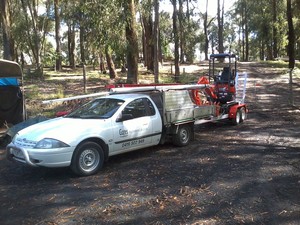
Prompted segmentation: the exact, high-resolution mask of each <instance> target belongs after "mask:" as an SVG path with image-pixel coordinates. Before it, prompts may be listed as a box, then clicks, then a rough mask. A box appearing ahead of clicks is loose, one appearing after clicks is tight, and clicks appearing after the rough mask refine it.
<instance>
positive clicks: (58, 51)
mask: <svg viewBox="0 0 300 225" xmlns="http://www.w3.org/2000/svg"><path fill="white" fill-rule="evenodd" d="M54 14H55V41H56V63H55V67H56V70H57V71H61V69H62V56H61V36H60V26H61V22H60V21H61V17H60V14H61V13H60V6H59V0H54Z"/></svg>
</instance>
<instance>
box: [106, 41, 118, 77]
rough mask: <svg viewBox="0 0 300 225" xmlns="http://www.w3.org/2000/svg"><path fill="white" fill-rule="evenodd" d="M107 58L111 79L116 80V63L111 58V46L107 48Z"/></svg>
mask: <svg viewBox="0 0 300 225" xmlns="http://www.w3.org/2000/svg"><path fill="white" fill-rule="evenodd" d="M105 56H106V62H107V67H108V70H109V78H110V79H115V78H116V76H117V73H116V68H115V64H114V61H113V59H112V56H111V49H110V47H109V46H106V47H105Z"/></svg>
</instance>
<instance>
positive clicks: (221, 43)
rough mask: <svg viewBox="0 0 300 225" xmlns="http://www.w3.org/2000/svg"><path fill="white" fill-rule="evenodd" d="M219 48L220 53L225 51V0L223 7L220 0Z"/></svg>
mask: <svg viewBox="0 0 300 225" xmlns="http://www.w3.org/2000/svg"><path fill="white" fill-rule="evenodd" d="M217 14H218V45H219V46H218V50H219V53H224V40H223V39H224V35H223V29H224V0H223V4H222V9H221V3H220V0H218V12H217Z"/></svg>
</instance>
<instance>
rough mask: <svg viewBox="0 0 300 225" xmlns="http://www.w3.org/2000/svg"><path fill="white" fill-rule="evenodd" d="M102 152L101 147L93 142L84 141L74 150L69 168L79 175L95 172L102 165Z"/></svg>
mask: <svg viewBox="0 0 300 225" xmlns="http://www.w3.org/2000/svg"><path fill="white" fill-rule="evenodd" d="M103 163H104V153H103V149H102V147H101V146H100V145H99V144H97V143H95V142H84V143H82V144H80V145H79V146H78V147H77V148H76V149H75V151H74V154H73V157H72V162H71V169H72V171H73V172H74V173H75V174H77V175H79V176H89V175H92V174H95V173H97V172H98V171H99V170H100V169H101V168H102V166H103Z"/></svg>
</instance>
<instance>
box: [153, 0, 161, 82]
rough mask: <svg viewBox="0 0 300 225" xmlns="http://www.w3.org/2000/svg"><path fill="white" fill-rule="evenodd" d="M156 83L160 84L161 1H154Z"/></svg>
mask: <svg viewBox="0 0 300 225" xmlns="http://www.w3.org/2000/svg"><path fill="white" fill-rule="evenodd" d="M153 35H154V40H153V42H154V82H155V83H158V82H159V64H158V62H159V43H160V42H159V0H154V32H153Z"/></svg>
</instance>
